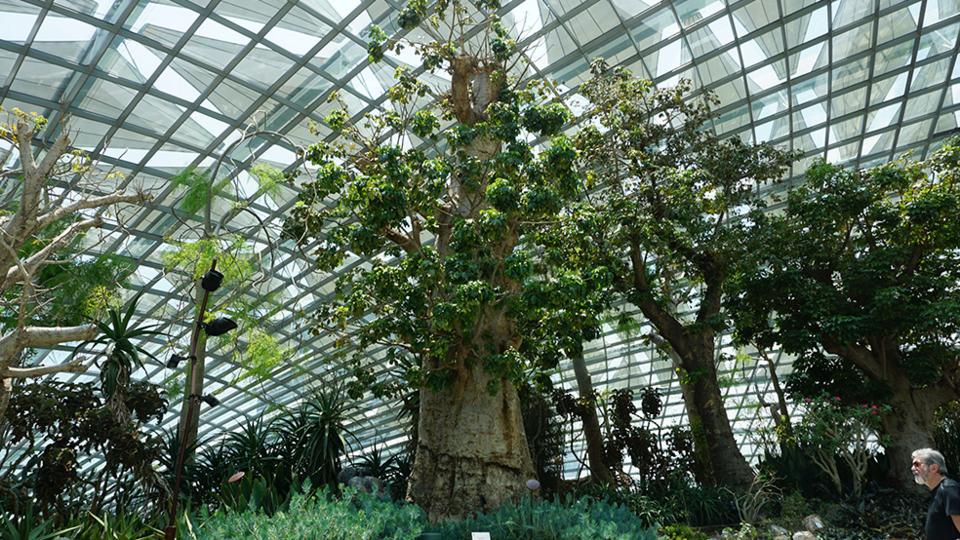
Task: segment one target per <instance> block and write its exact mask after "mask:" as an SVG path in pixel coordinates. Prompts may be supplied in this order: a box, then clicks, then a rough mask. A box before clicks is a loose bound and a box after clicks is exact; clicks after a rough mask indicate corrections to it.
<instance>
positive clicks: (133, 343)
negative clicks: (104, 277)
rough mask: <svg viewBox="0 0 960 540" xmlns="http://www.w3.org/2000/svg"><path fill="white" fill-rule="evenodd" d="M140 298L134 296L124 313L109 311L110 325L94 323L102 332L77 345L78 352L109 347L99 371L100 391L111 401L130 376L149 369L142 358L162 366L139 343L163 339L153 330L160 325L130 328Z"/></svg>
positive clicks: (115, 309) (159, 333)
mask: <svg viewBox="0 0 960 540" xmlns="http://www.w3.org/2000/svg"><path fill="white" fill-rule="evenodd" d="M141 294H142V293H140V294H137V295H136V296H134V297H133V298H132V299H131V300H130V301H129V302H128V303H127V306H126V308H125V309H124V310H123V311H121V310H120V309H117V308H113V307H111V308H110V309H108V310H107V317H108V319H109V322H103V321H96V322H95V324H96V325H97V328H98V329H99V330H100V335H99V336H98V337H96V338H94V339H91V340H87V341H84V342H83V343H81V344H80V345H77V348H76V349H75V350H80V349H81V348H83V347H85V346H87V345H104V346H106V347H107V354H105V355H104V356H105V358H104V360H102V361H101V362H99V364H98V367H99V368H100V383H101V389H102V391H103V393H104V395H105V396H106V397H107V398H108V399H110V398H112V397H113V396H114V394H116V393H117V392H118V391H121V392H122V391H123V390H124V389H125V388H126V386H127V385H129V384H130V374H131V373H133V371H134V369H136V368H142V369H146V367H145V366H144V363H143V359H142V358H141V357H140V355H141V354H143V355H145V356H147V357H148V358H150V359H152V360H154V361H157V362H159V360H157V357H156V356H154V355H153V353H151V352H149V351H147V350H146V349H144V348H143V347H142V346H141V345H139V344H138V343H137V342H139V341H140V340H142V339H143V338H145V337H148V336H157V335H164V333H163V332H159V331H157V330H153V328H156V327H157V326H159V324H155V325H150V326H136V325H131V322H132V319H133V315H134V313H135V312H136V309H137V302H139V301H140V296H141Z"/></svg>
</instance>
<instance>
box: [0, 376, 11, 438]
mask: <svg viewBox="0 0 960 540" xmlns="http://www.w3.org/2000/svg"><path fill="white" fill-rule="evenodd" d="M12 393H13V379H0V431H2V430H3V419H4V418H5V415H6V413H7V407H8V406H9V405H10V395H11V394H12Z"/></svg>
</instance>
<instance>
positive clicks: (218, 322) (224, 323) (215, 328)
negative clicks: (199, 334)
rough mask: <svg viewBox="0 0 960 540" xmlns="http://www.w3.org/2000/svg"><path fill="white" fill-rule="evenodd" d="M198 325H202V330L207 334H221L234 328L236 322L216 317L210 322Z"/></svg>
mask: <svg viewBox="0 0 960 540" xmlns="http://www.w3.org/2000/svg"><path fill="white" fill-rule="evenodd" d="M200 326H202V327H203V330H204V331H205V332H206V333H207V335H208V336H222V335H223V334H226V333H227V332H229V331H231V330H233V329H235V328H236V327H237V323H235V322H233V319H228V318H226V317H217V318H216V319H214V320H212V321H210V322H206V323H200Z"/></svg>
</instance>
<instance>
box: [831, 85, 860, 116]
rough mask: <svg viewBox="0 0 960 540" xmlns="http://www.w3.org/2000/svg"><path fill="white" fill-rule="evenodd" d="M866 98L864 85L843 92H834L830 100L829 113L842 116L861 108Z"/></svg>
mask: <svg viewBox="0 0 960 540" xmlns="http://www.w3.org/2000/svg"><path fill="white" fill-rule="evenodd" d="M866 100H867V89H866V87H862V88H858V89H856V90H852V91H850V92H845V93H843V94H839V95H837V94H834V95H833V98H832V99H831V100H830V101H831V103H830V114H831V115H832V116H844V115H847V114H850V113H854V112H857V111H861V110H863V108H864V106H865V105H866V103H865V102H866Z"/></svg>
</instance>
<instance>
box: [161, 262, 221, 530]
mask: <svg viewBox="0 0 960 540" xmlns="http://www.w3.org/2000/svg"><path fill="white" fill-rule="evenodd" d="M216 267H217V260H216V259H214V260H213V262H212V263H211V264H210V270H208V271H207V273H206V274H204V275H203V278H201V280H200V287H201V288H203V298H202V299H201V301H200V310H199V311H198V312H197V322H196V324H194V325H193V332H191V334H190V353H189V355H188V356H181V355H179V354H174V355H172V356H171V357H170V360H169V361H168V362H167V367H169V368H175V367H176V366H177V364H179V363H180V362H181V361H183V360H188V359H189V360H190V365H191V373H193V372H194V369H193V368H195V367H196V366H195V364H196V363H197V344H198V343H199V336H200V330H203V331H204V332H206V334H207V335H208V336H220V335H223V334H226V333H227V332H229V331H231V330H233V329H235V328H236V327H237V323H235V322H234V321H232V320H230V319H227V318H225V317H218V318H216V319H214V320H212V321H210V322H209V323H204V322H203V317H204V314H205V313H206V311H207V300H209V298H210V293H211V292H213V291H215V290H217V289H219V288H220V285H221V284H222V283H223V274H221V273H220V272H217V270H216ZM184 400H185V402H186V406H187V421H186V424H185V425H183V426H182V427H183V429H182V430H181V431H180V433H179V434H178V444H177V461H176V465H175V471H176V478H175V480H174V483H173V500H172V501H171V503H170V521H169V522H168V523H167V528H166V529H165V530H164V539H165V540H175V539H176V537H177V505H178V504H179V502H180V486H181V484H182V483H183V462H184V459H185V458H186V450H187V445H186V438H187V433H189V432H190V428H191V423H192V422H191V420H192V418H193V411H194V409H195V408H197V407H198V406H199V405H198V402H200V401H203V402H204V403H206V404H207V405H208V406H210V407H216V406H217V405H219V404H220V400H218V399H217V398H215V397H213V396H210V395H201V394H189V395H187V396H186V397H185V398H184Z"/></svg>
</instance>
